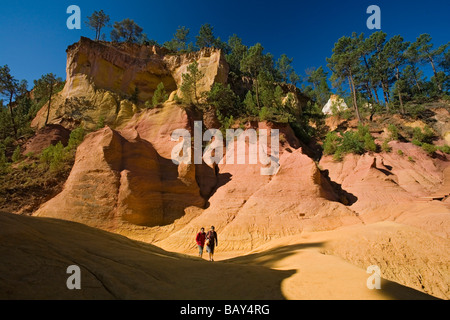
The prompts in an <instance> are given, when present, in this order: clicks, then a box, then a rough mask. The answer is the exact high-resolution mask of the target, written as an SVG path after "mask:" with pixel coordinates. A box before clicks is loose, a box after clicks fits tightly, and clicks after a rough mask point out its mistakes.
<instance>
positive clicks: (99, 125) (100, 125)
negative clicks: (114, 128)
mask: <svg viewBox="0 0 450 320" xmlns="http://www.w3.org/2000/svg"><path fill="white" fill-rule="evenodd" d="M104 127H105V117H104V116H101V117H100V119H98V123H97V126H96V128H95V129H96V130H98V129H101V128H104ZM75 130H76V129H75Z"/></svg>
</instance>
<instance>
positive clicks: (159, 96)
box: [152, 82, 169, 107]
mask: <svg viewBox="0 0 450 320" xmlns="http://www.w3.org/2000/svg"><path fill="white" fill-rule="evenodd" d="M167 99H169V95H168V94H167V93H166V90H165V88H164V83H162V82H160V83H159V84H158V86H157V87H156V90H155V92H154V93H153V97H152V106H153V107H156V106H157V105H159V104H161V103H163V102H166V101H167Z"/></svg>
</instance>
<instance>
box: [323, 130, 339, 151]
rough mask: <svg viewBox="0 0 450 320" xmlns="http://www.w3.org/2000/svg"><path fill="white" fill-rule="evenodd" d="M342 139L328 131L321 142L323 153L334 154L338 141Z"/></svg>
mask: <svg viewBox="0 0 450 320" xmlns="http://www.w3.org/2000/svg"><path fill="white" fill-rule="evenodd" d="M341 140H342V139H341V138H340V137H339V136H338V134H337V133H336V132H334V131H331V132H328V133H327V135H326V137H325V141H324V143H323V153H324V154H326V155H330V154H335V153H336V151H337V148H338V143H339V142H340V141H341Z"/></svg>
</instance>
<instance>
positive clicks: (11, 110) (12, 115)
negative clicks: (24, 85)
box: [9, 93, 17, 139]
mask: <svg viewBox="0 0 450 320" xmlns="http://www.w3.org/2000/svg"><path fill="white" fill-rule="evenodd" d="M12 100H13V94H12V93H11V94H10V96H9V112H10V113H11V122H12V126H13V130H14V138H16V139H17V128H16V122H15V121H14V112H13V108H12Z"/></svg>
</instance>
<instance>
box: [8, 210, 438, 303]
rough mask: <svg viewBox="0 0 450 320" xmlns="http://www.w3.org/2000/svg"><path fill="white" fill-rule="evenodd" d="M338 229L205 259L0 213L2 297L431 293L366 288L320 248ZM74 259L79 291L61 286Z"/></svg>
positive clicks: (353, 271)
mask: <svg viewBox="0 0 450 320" xmlns="http://www.w3.org/2000/svg"><path fill="white" fill-rule="evenodd" d="M341 234H342V232H322V233H314V234H304V235H301V236H296V237H291V238H285V239H279V240H276V241H273V242H271V243H268V244H266V245H264V246H263V247H260V248H258V250H255V251H254V252H251V253H249V254H247V255H245V256H242V255H239V256H238V257H235V258H231V257H232V256H233V255H236V253H226V254H224V253H222V252H220V247H219V248H218V252H217V256H216V258H217V260H218V261H216V262H208V261H201V260H200V259H198V258H196V257H193V256H186V255H180V254H177V253H171V252H167V251H164V250H162V249H160V248H157V247H155V246H152V245H149V244H145V243H142V242H138V241H134V240H130V239H128V238H126V237H123V236H119V235H117V234H112V233H108V232H105V231H101V230H97V229H94V228H91V227H87V226H85V225H81V224H78V223H73V222H67V221H62V220H56V219H48V218H38V217H25V216H17V215H11V214H4V213H0V260H1V261H2V263H0V299H225V300H229V299H237V300H240V299H256V300H259V299H269V300H270V299H286V298H287V299H404V298H411V299H413V298H416V299H426V298H430V296H427V295H425V294H423V293H421V292H418V291H416V290H413V289H411V288H408V287H405V286H403V285H399V284H397V283H395V282H389V281H384V282H382V290H380V291H374V290H369V289H367V287H366V279H367V277H368V274H366V273H365V270H364V269H362V268H359V267H356V266H354V265H353V264H351V263H349V262H346V261H344V260H343V259H341V258H339V257H337V256H334V255H330V254H323V253H324V250H331V249H329V248H332V247H328V245H327V242H332V240H333V238H334V237H338V236H339V235H341ZM327 248H328V249H327ZM192 254H195V253H192ZM224 258H227V260H222V261H219V260H221V259H224ZM72 264H75V265H79V266H80V267H81V272H82V290H77V291H74V290H68V289H67V287H66V279H67V277H68V275H67V274H66V268H67V267H68V266H69V265H72ZM211 285H213V286H214V287H215V288H216V290H214V291H213V292H212V293H211V294H209V296H206V295H205V292H206V289H207V288H208V287H209V286H211Z"/></svg>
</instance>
